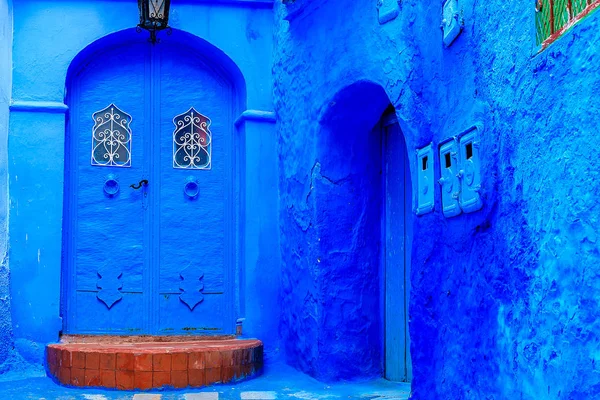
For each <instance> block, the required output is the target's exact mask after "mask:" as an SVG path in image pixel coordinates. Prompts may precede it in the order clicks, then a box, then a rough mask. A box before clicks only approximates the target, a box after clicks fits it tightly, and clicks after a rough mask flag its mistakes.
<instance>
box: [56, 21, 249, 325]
mask: <svg viewBox="0 0 600 400" xmlns="http://www.w3.org/2000/svg"><path fill="white" fill-rule="evenodd" d="M128 33H130V32H128ZM181 33H182V34H183V37H185V36H191V35H189V34H187V33H185V32H181ZM119 34H120V32H118V33H116V34H112V35H109V36H107V37H105V38H101V39H99V40H98V41H96V42H95V43H93V44H92V45H90V46H89V47H91V49H85V50H84V51H82V53H86V55H85V57H83V59H80V60H78V62H77V65H76V66H75V68H74V70H71V69H70V71H69V74H68V78H67V90H66V96H65V100H66V104H67V106H68V107H69V111H67V113H66V121H65V157H64V179H65V180H64V184H63V188H64V197H63V224H62V225H63V239H62V262H61V294H60V298H61V305H60V311H61V317H62V324H63V328H62V332H65V333H69V332H71V331H72V321H71V318H69V314H68V313H69V311H70V310H69V304H70V302H71V301H72V296H73V294H74V290H75V286H74V284H75V283H74V273H72V271H73V269H74V266H75V262H74V257H75V251H74V248H73V242H74V241H73V240H69V236H70V235H73V227H74V226H75V225H76V223H75V221H74V212H73V209H72V206H71V205H72V204H74V201H73V200H74V199H75V198H76V182H77V180H76V179H74V178H75V175H74V174H75V173H76V172H75V171H76V170H77V168H76V165H77V157H76V156H73V154H74V153H73V152H74V151H76V148H75V147H76V144H75V142H74V141H73V140H72V136H73V135H72V132H75V130H76V129H77V127H76V126H73V121H72V119H71V113H73V114H74V115H76V112H77V105H76V104H77V96H78V93H77V89H76V86H77V85H76V79H77V76H78V74H79V72H81V71H82V70H83V69H84V68H85V66H86V64H87V62H86V61H89V60H90V59H91V57H93V56H94V55H95V54H97V53H99V52H102V51H107V49H108V48H110V47H113V46H114V45H115V42H117V43H118V42H119V40H118V39H119V38H118V36H119ZM115 36H117V38H116V39H117V40H115ZM174 36H176V35H174ZM108 37H110V40H106V43H103V41H105V39H106V38H108ZM138 40H143V38H140V37H139V36H133V37H132V36H131V35H130V34H124V35H123V38H122V40H121V43H122V44H123V45H126V44H127V42H133V41H138ZM173 40H174V41H176V40H177V39H173ZM198 42H199V44H200V46H203V45H208V44H207V43H204V41H201V40H198ZM185 45H186V46H188V47H190V48H191V49H192V50H194V51H195V52H196V53H197V54H198V56H199V57H201V58H203V59H204V60H205V64H206V66H207V67H208V68H210V69H211V70H212V71H213V73H215V74H216V75H217V76H218V77H219V78H220V79H224V80H226V81H227V82H229V84H230V86H231V89H232V99H231V109H230V110H229V113H228V115H229V121H228V126H229V129H228V131H227V133H226V134H228V135H230V136H229V138H228V141H229V142H230V147H229V150H230V153H229V154H228V157H229V158H230V159H231V160H230V163H229V165H230V166H231V170H230V171H229V172H230V178H231V179H230V182H229V185H228V191H227V194H226V197H227V198H228V200H229V201H228V202H227V203H228V207H227V211H226V216H230V217H232V218H227V219H228V220H227V221H225V223H226V224H227V225H228V227H229V228H227V229H229V234H228V235H226V236H227V238H226V239H225V242H226V244H225V245H226V246H229V249H230V254H231V255H230V257H229V263H230V266H229V267H228V268H226V272H225V279H226V280H227V281H228V282H227V284H228V287H227V289H228V293H229V294H228V295H227V296H226V309H225V313H226V314H227V317H226V320H227V321H228V323H227V324H226V325H225V326H224V330H225V332H223V333H227V334H229V333H234V332H235V329H236V313H237V314H240V312H243V307H241V306H240V299H239V296H240V288H239V287H238V286H240V285H241V283H242V282H240V281H241V279H238V277H239V276H240V275H241V274H242V271H243V266H242V260H243V246H244V240H243V228H244V225H243V223H242V221H243V219H244V201H243V192H244V189H243V188H244V184H243V182H242V180H243V178H242V177H243V176H244V170H243V164H244V154H245V151H244V148H245V146H244V143H243V140H242V139H241V137H242V135H241V131H240V128H241V129H243V126H241V127H240V124H239V122H237V121H234V115H235V114H236V113H237V112H239V110H238V108H239V103H240V99H239V96H240V95H245V90H244V88H242V89H240V88H239V87H238V84H239V79H236V77H233V78H231V77H230V76H229V74H228V73H227V72H229V71H228V69H231V66H230V65H219V61H222V60H221V58H222V57H223V56H222V55H221V54H217V55H216V56H215V57H214V58H213V57H210V56H206V57H205V55H206V53H207V49H204V48H198V46H197V44H196V45H194V44H192V45H190V44H189V43H188V42H186V43H185ZM211 51H212V52H216V51H215V50H213V49H209V50H208V53H209V55H210V53H211ZM78 57H79V56H78ZM153 58H154V57H153V56H152V57H151V58H150V63H151V64H152V63H154V61H153ZM215 59H216V61H215ZM74 62H75V61H74ZM149 67H150V68H153V67H152V66H149ZM228 67H229V68H228ZM151 79H154V77H152V78H151ZM152 85H154V84H152ZM152 85H151V86H152ZM151 90H155V89H151ZM154 97H155V96H154ZM149 115H152V113H150V114H149ZM90 118H91V116H90ZM151 118H152V117H151ZM134 119H135V116H134ZM152 119H153V121H152V122H151V123H150V125H151V126H154V125H155V124H158V121H154V119H155V118H152ZM154 130H156V129H155V128H154V127H153V128H152V129H151V131H152V132H153V131H154ZM153 134H154V132H153ZM80 135H85V134H82V133H80ZM90 137H91V131H90ZM144 143H145V144H144V146H146V154H148V155H149V156H152V157H155V156H157V154H155V151H154V149H153V148H151V147H157V146H159V144H158V143H157V139H156V138H153V139H152V140H147V141H144ZM158 164H159V163H156V162H155V163H152V162H148V163H145V166H144V168H146V166H148V165H149V166H150V169H152V168H158V166H157V165H158ZM107 172H108V171H107ZM151 173H155V174H156V173H157V171H150V170H146V169H145V170H144V175H145V176H144V178H145V179H147V177H148V175H150V174H151ZM149 197H150V196H149ZM149 208H150V207H149ZM154 213H156V210H152V209H150V210H148V212H146V213H145V216H144V218H145V220H146V222H145V225H146V227H147V228H148V229H146V232H145V238H144V246H147V245H150V246H151V247H155V246H154V245H153V244H152V243H150V239H149V235H151V234H152V233H151V232H150V231H151V230H154V228H153V227H152V226H151V225H156V224H157V223H158V221H154V222H153V223H152V224H151V223H150V222H152V219H153V218H154V219H155V220H156V216H154V215H153V214H154ZM153 252H154V250H153V249H152V248H150V250H149V251H148V252H147V255H146V257H149V258H151V257H152V254H153ZM151 275H157V272H156V271H153V272H151ZM154 281H156V282H153V283H152V290H153V291H154V290H155V289H156V294H158V292H159V290H158V288H157V286H158V281H157V280H156V279H154ZM69 296H71V298H69ZM148 303H155V301H154V300H152V301H149V302H148ZM145 307H146V306H145ZM240 308H242V309H240ZM151 311H152V310H148V312H151ZM149 326H150V331H151V332H148V333H146V334H156V332H157V330H156V329H155V328H156V327H157V326H158V323H157V322H156V321H155V319H152V321H151V322H150V325H149ZM78 333H85V332H78ZM86 334H87V333H86ZM89 334H106V333H102V332H89ZM119 334H121V333H119ZM135 334H137V333H132V335H135ZM161 334H164V335H166V334H165V333H161ZM201 334H202V335H206V334H207V333H206V332H202V333H201Z"/></svg>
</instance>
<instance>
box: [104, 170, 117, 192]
mask: <svg viewBox="0 0 600 400" xmlns="http://www.w3.org/2000/svg"><path fill="white" fill-rule="evenodd" d="M103 190H104V194H106V195H107V196H108V197H113V196H115V195H116V194H117V193H119V181H118V180H117V177H116V176H115V175H114V174H108V175H107V176H106V180H105V181H104V187H103Z"/></svg>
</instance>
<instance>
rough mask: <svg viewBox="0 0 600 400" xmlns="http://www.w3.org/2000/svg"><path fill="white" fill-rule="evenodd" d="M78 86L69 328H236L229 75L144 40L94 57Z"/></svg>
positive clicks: (67, 250) (71, 165)
mask: <svg viewBox="0 0 600 400" xmlns="http://www.w3.org/2000/svg"><path fill="white" fill-rule="evenodd" d="M69 89H70V93H69V105H70V113H69V123H68V132H67V145H66V150H67V151H66V153H67V160H66V162H67V168H66V171H67V172H66V180H65V189H66V190H65V201H66V203H65V205H66V206H65V222H64V266H65V267H64V270H63V271H64V279H63V283H64V293H63V301H64V305H65V306H64V307H63V313H64V315H63V316H64V318H65V330H66V332H68V333H89V334H95V333H97V334H161V335H173V334H220V333H232V332H233V331H234V327H235V323H234V317H233V307H232V306H233V288H232V285H231V283H232V281H233V279H232V275H233V271H232V268H233V265H234V264H235V263H234V251H233V232H234V230H233V226H234V224H235V223H234V216H233V212H232V209H233V207H232V206H231V205H232V202H233V199H232V197H233V196H232V188H233V185H232V183H233V175H232V174H233V172H232V171H233V159H232V157H231V154H232V140H233V139H232V118H231V107H232V98H233V91H232V89H231V87H230V85H229V83H228V82H227V81H226V80H225V79H223V78H221V76H220V75H219V74H218V73H217V72H216V71H214V70H213V69H211V68H210V67H209V66H208V65H206V64H205V63H204V62H203V60H202V59H201V57H199V56H197V55H195V53H194V52H193V51H191V50H190V49H188V48H185V47H180V46H178V45H176V44H174V43H169V41H168V40H165V41H164V42H161V43H160V44H158V45H154V46H152V45H151V44H149V43H147V42H145V41H144V40H143V39H142V40H141V41H140V43H130V44H126V45H122V46H120V47H114V48H111V49H109V50H107V51H104V52H102V53H99V54H96V55H95V56H94V60H93V61H92V62H90V63H89V64H88V65H87V66H86V67H85V68H83V69H82V70H81V71H80V72H79V74H77V75H76V76H75V77H74V78H73V80H72V81H71V85H70V87H69ZM189 121H191V123H188V122H189ZM186 135H187V136H186ZM185 140H187V142H186V141H185ZM178 141H179V142H178ZM198 150H199V151H198ZM182 154H183V156H182ZM186 154H187V155H188V156H191V157H187V158H186V157H185V155H186ZM184 160H187V161H184Z"/></svg>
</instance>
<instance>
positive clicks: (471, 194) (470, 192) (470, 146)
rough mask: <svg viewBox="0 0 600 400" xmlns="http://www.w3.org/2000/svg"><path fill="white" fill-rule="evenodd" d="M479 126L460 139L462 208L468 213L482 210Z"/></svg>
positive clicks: (460, 199) (460, 200)
mask: <svg viewBox="0 0 600 400" xmlns="http://www.w3.org/2000/svg"><path fill="white" fill-rule="evenodd" d="M479 131H480V128H479V127H478V126H474V127H472V128H470V129H468V130H467V131H466V132H465V133H463V134H461V135H460V137H459V155H460V171H459V174H458V175H459V178H460V185H461V186H460V198H459V202H460V208H461V209H462V210H463V211H464V212H466V213H470V212H474V211H478V210H481V208H482V207H483V201H482V200H481V193H480V192H481V157H480V154H479Z"/></svg>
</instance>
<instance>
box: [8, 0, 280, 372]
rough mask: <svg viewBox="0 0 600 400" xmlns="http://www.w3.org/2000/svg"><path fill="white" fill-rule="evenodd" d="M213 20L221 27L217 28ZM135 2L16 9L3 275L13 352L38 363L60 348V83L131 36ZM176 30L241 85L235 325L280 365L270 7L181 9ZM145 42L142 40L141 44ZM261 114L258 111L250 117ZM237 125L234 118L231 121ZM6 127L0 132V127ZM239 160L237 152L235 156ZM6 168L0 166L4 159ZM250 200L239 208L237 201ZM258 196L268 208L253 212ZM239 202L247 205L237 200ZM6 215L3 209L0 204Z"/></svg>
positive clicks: (192, 5)
mask: <svg viewBox="0 0 600 400" xmlns="http://www.w3.org/2000/svg"><path fill="white" fill-rule="evenodd" d="M215 21H223V23H216V22H215ZM137 22H138V10H137V4H136V2H134V1H93V2H90V1H58V2H50V1H44V0H39V1H20V2H18V3H17V4H15V7H14V28H15V34H14V45H13V70H14V73H13V82H14V85H13V89H12V99H13V106H12V111H11V116H10V135H9V149H8V150H9V155H10V156H9V175H10V182H9V188H10V194H9V196H10V226H9V228H10V234H11V236H10V238H11V239H10V271H11V295H12V310H11V311H12V326H13V329H14V338H15V344H16V347H17V350H18V351H19V353H20V354H21V355H23V356H24V358H25V359H26V360H27V361H30V362H33V363H37V364H39V363H41V362H42V356H43V349H44V345H45V344H46V343H48V342H52V341H56V340H57V339H58V334H59V331H60V329H61V327H62V321H61V319H60V282H61V280H60V276H61V250H62V243H61V228H62V213H63V196H62V190H63V179H64V135H65V112H66V107H64V105H63V101H64V98H65V83H66V80H67V71H68V68H69V66H70V65H71V64H72V63H73V60H74V59H75V58H76V56H77V55H78V54H80V53H81V52H82V51H83V50H84V49H85V48H87V47H88V46H89V45H90V44H92V43H94V42H95V41H97V40H98V39H100V38H102V37H105V36H107V35H109V34H112V33H115V32H119V31H122V30H125V29H130V28H132V27H135V25H136V24H137ZM170 22H171V25H172V26H173V27H174V28H176V29H178V32H187V33H188V34H190V35H194V36H195V37H197V38H200V40H203V41H206V42H208V43H209V44H210V45H211V46H213V47H214V49H216V50H215V51H216V52H218V53H219V57H221V58H220V59H219V57H217V60H218V61H219V60H220V61H223V62H225V63H228V66H227V68H229V64H230V65H233V66H235V68H236V69H237V70H238V73H239V74H240V81H239V83H240V86H242V87H238V88H237V89H238V90H239V93H240V96H241V99H240V104H239V111H240V113H241V112H242V111H244V110H250V112H246V113H245V114H243V115H244V116H243V117H242V118H241V119H240V120H239V122H238V124H237V127H238V134H239V135H240V137H241V142H242V143H243V144H244V145H245V146H246V147H245V148H246V149H248V151H247V152H246V154H245V156H244V157H242V161H243V163H244V165H242V168H241V170H242V176H240V177H239V182H240V184H239V188H238V193H239V199H238V200H239V204H240V210H238V211H239V212H240V213H241V215H242V216H244V217H243V218H242V219H241V220H240V221H239V224H238V227H237V229H238V230H239V231H241V232H242V234H241V235H240V239H239V240H238V243H237V244H236V249H237V250H236V251H237V253H238V255H239V260H240V263H239V265H238V273H237V275H236V282H237V287H238V290H237V292H236V315H237V317H239V318H245V322H244V335H245V336H248V337H257V338H260V339H262V340H263V341H264V342H265V346H266V357H267V359H270V358H276V357H277V355H278V348H279V342H278V335H277V331H278V319H277V315H278V314H279V311H278V305H277V295H278V292H279V289H278V287H279V286H278V280H276V279H275V280H274V279H273V277H277V276H279V274H280V272H279V270H280V262H279V261H278V260H279V251H278V246H277V239H276V238H277V217H278V212H277V202H276V199H277V179H276V177H277V164H276V159H277V158H276V157H277V155H276V152H275V143H276V141H275V136H274V126H273V121H272V120H273V117H272V116H271V115H270V114H269V113H270V112H272V107H273V106H272V83H271V82H272V81H271V65H272V58H271V54H272V40H273V39H272V31H273V12H272V4H271V3H269V2H268V1H210V2H197V1H179V2H177V3H176V4H174V5H173V8H172V17H171V21H170ZM141 34H143V35H147V33H141ZM253 110H258V111H261V112H262V113H261V112H258V113H257V112H254V111H253ZM236 117H237V116H234V118H236ZM0 126H1V125H0ZM236 151H240V152H242V153H243V147H242V148H240V149H236ZM0 161H1V158H0ZM241 196H245V197H241ZM263 196H265V197H266V198H268V199H269V200H268V201H260V200H259V199H261V198H262V197H263ZM244 199H245V200H244ZM0 204H1V203H0Z"/></svg>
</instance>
